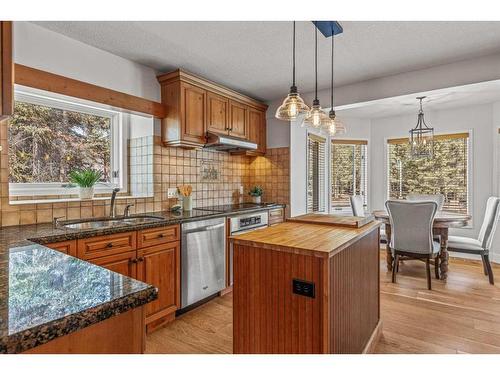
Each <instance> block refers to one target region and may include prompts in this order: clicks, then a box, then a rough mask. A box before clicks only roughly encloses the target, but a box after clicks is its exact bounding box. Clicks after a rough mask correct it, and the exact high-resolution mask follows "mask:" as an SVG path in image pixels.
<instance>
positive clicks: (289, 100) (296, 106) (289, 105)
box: [276, 86, 309, 121]
mask: <svg viewBox="0 0 500 375" xmlns="http://www.w3.org/2000/svg"><path fill="white" fill-rule="evenodd" d="M308 111H309V107H308V106H307V105H306V103H304V101H303V100H302V98H301V97H300V95H299V93H298V92H297V88H296V87H295V86H292V87H291V88H290V93H289V94H288V95H287V97H286V98H285V100H283V103H282V104H281V105H280V106H279V107H278V109H277V110H276V118H277V119H279V120H284V121H291V120H295V119H296V118H297V117H298V116H299V115H303V114H306V113H307V112H308Z"/></svg>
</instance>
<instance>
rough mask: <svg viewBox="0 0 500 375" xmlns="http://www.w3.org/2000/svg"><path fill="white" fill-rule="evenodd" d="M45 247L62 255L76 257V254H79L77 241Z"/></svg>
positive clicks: (54, 243)
mask: <svg viewBox="0 0 500 375" xmlns="http://www.w3.org/2000/svg"><path fill="white" fill-rule="evenodd" d="M45 246H47V247H49V248H51V249H54V250H57V251H60V252H61V253H64V254H68V255H71V256H74V257H76V253H77V251H76V249H77V246H76V240H69V241H61V242H53V243H51V244H47V245H45Z"/></svg>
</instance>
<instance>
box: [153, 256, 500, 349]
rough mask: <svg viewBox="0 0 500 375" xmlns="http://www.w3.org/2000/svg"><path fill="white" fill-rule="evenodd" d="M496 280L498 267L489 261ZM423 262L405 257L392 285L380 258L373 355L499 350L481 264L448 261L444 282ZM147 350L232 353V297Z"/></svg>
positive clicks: (494, 304)
mask: <svg viewBox="0 0 500 375" xmlns="http://www.w3.org/2000/svg"><path fill="white" fill-rule="evenodd" d="M493 272H494V273H495V275H496V277H497V281H498V283H500V266H499V265H493ZM432 288H433V290H431V291H429V290H427V287H426V279H425V265H424V264H423V263H421V262H419V261H405V262H404V264H402V265H401V266H400V272H399V273H398V276H397V284H392V283H391V275H390V273H388V272H386V266H385V258H384V256H383V255H382V256H381V315H382V321H383V334H382V338H381V339H380V341H379V343H378V344H377V346H376V352H377V353H500V287H499V286H497V285H495V286H492V285H490V284H489V283H488V278H487V277H486V276H484V274H483V270H482V266H481V263H474V262H471V261H464V260H460V259H451V260H450V273H449V276H448V282H447V283H444V282H443V281H440V280H436V279H432ZM146 352H147V353H200V354H201V353H217V354H222V353H231V352H232V295H231V294H228V295H226V296H224V297H220V298H216V299H214V300H212V301H210V302H208V303H207V304H205V305H203V306H201V307H199V308H197V309H195V310H193V311H190V312H188V313H186V314H184V315H182V316H181V317H179V318H178V319H177V320H175V321H174V322H172V323H171V324H169V325H167V326H166V327H165V328H163V329H160V330H158V331H156V332H154V333H152V334H151V335H149V336H148V337H147V339H146Z"/></svg>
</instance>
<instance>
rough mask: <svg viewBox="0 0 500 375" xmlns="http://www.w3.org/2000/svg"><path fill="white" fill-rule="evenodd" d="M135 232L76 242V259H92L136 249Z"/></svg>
mask: <svg viewBox="0 0 500 375" xmlns="http://www.w3.org/2000/svg"><path fill="white" fill-rule="evenodd" d="M136 240H137V236H136V232H125V233H117V234H110V235H107V236H98V237H91V238H85V239H82V240H78V257H79V258H81V259H94V258H99V257H103V256H109V255H113V254H120V253H124V252H126V251H131V250H135V249H136Z"/></svg>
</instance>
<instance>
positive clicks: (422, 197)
mask: <svg viewBox="0 0 500 375" xmlns="http://www.w3.org/2000/svg"><path fill="white" fill-rule="evenodd" d="M406 200H409V201H433V202H436V203H437V205H438V211H441V210H442V209H443V206H444V195H443V194H417V193H410V194H408V195H407V196H406Z"/></svg>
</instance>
